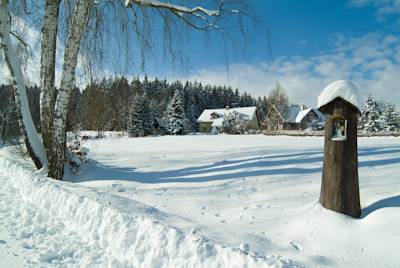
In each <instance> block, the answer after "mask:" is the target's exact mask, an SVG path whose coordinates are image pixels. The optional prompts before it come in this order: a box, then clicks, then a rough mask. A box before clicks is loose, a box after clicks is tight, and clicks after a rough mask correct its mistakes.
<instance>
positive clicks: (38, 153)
mask: <svg viewBox="0 0 400 268" xmlns="http://www.w3.org/2000/svg"><path fill="white" fill-rule="evenodd" d="M10 25H11V21H10V15H9V12H8V0H0V45H1V50H2V53H3V58H4V61H5V63H6V65H7V67H8V70H9V72H10V75H11V78H12V81H13V88H14V95H15V104H16V107H17V112H18V117H19V124H20V129H21V133H22V135H23V137H24V141H25V145H26V148H27V150H28V153H29V155H30V156H31V158H32V160H33V162H34V164H35V166H36V168H37V169H40V168H43V169H44V170H47V166H48V161H47V156H46V152H45V149H44V146H43V143H42V141H41V139H40V137H39V134H38V132H37V130H36V128H35V125H34V123H33V120H32V116H31V113H30V111H29V104H28V97H27V94H26V87H25V80H24V76H23V73H22V69H21V64H20V62H19V59H18V56H17V55H16V54H15V51H14V49H13V45H12V42H11V36H10V33H11V29H10Z"/></svg>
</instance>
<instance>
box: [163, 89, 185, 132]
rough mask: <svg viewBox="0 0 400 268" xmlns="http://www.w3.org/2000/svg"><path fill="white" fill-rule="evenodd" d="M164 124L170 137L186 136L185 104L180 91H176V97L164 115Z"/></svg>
mask: <svg viewBox="0 0 400 268" xmlns="http://www.w3.org/2000/svg"><path fill="white" fill-rule="evenodd" d="M164 123H165V127H166V130H167V133H168V134H170V135H184V134H186V133H187V119H186V117H185V104H184V101H183V96H182V93H181V91H180V90H175V93H174V96H173V97H172V100H171V102H170V103H169V104H168V107H167V110H166V111H165V115H164Z"/></svg>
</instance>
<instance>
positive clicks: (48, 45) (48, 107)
mask: <svg viewBox="0 0 400 268" xmlns="http://www.w3.org/2000/svg"><path fill="white" fill-rule="evenodd" d="M59 6H60V0H46V2H45V11H44V19H43V26H42V33H41V40H40V44H41V62H40V88H41V93H40V115H41V116H40V123H41V132H42V138H43V144H44V146H45V148H46V150H47V152H48V154H47V155H48V156H49V157H50V156H51V153H50V150H51V141H52V125H53V112H54V97H55V95H54V93H55V92H54V89H55V87H54V77H55V63H56V41H57V27H58V13H59Z"/></svg>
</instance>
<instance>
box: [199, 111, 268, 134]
mask: <svg viewBox="0 0 400 268" xmlns="http://www.w3.org/2000/svg"><path fill="white" fill-rule="evenodd" d="M233 111H235V112H236V113H239V114H240V115H242V116H243V119H245V120H249V121H250V129H254V130H258V129H260V117H259V114H258V111H257V107H256V106H252V107H237V108H229V107H227V108H222V109H206V110H204V111H203V112H202V113H201V115H200V116H199V118H198V119H197V123H198V124H199V131H200V132H201V133H212V134H217V133H218V132H219V130H220V129H221V126H222V123H223V121H224V118H225V116H226V115H228V114H229V113H231V112H233Z"/></svg>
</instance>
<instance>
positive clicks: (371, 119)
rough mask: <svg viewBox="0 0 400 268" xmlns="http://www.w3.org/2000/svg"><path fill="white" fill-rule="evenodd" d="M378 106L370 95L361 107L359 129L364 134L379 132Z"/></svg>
mask: <svg viewBox="0 0 400 268" xmlns="http://www.w3.org/2000/svg"><path fill="white" fill-rule="evenodd" d="M380 114H381V112H380V110H379V105H378V103H377V102H376V101H375V99H374V98H373V97H372V96H371V95H370V96H368V97H367V99H366V100H365V102H364V105H363V107H362V115H361V118H360V122H359V129H360V130H363V131H364V132H379V131H380V130H381V126H380V125H381V124H380V120H379V118H380Z"/></svg>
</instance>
